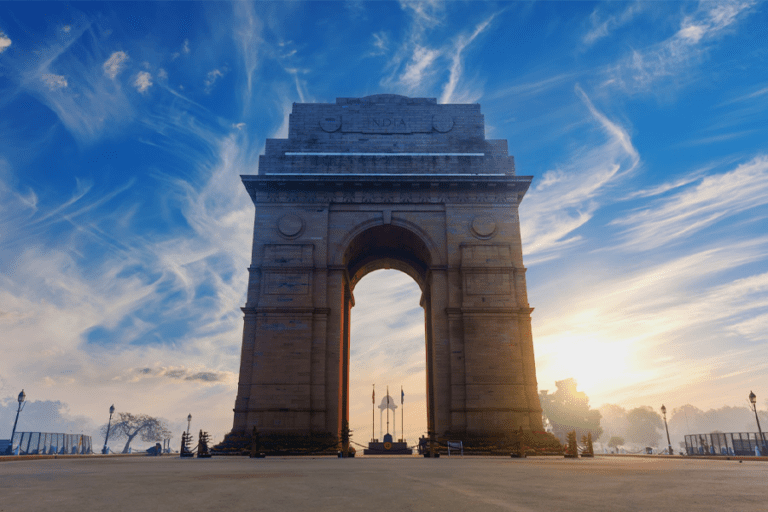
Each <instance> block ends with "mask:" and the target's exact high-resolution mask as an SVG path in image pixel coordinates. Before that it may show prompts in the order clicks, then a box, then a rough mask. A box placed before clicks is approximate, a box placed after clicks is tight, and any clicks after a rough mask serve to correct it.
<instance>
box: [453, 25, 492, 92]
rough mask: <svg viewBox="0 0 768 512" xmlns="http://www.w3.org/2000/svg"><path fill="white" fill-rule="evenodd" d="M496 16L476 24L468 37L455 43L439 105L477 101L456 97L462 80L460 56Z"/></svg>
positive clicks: (460, 38) (460, 37) (461, 37)
mask: <svg viewBox="0 0 768 512" xmlns="http://www.w3.org/2000/svg"><path fill="white" fill-rule="evenodd" d="M495 16H496V15H495V14H493V15H491V16H490V17H489V18H488V19H486V20H484V21H482V22H481V23H478V24H477V26H476V27H475V30H474V31H473V32H472V34H470V35H469V36H464V35H461V36H459V37H458V39H457V41H456V45H455V47H454V48H453V55H452V56H451V68H450V75H449V77H448V83H447V84H445V88H443V94H442V96H441V97H440V103H474V102H476V101H477V100H478V99H479V95H478V97H474V98H471V97H467V96H466V95H460V97H457V95H456V94H455V93H456V87H457V85H458V83H459V81H460V80H461V79H462V72H463V63H462V60H461V54H462V52H463V51H464V49H465V48H466V47H467V46H469V45H470V44H471V43H472V41H474V40H475V38H477V36H479V35H480V34H481V33H482V32H483V31H484V30H485V29H486V28H487V27H488V25H490V24H491V21H492V20H493V18H494V17H495Z"/></svg>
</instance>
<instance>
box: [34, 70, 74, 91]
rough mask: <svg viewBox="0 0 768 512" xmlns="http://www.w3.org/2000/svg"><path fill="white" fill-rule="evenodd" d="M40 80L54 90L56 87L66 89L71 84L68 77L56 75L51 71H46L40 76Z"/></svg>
mask: <svg viewBox="0 0 768 512" xmlns="http://www.w3.org/2000/svg"><path fill="white" fill-rule="evenodd" d="M40 80H42V81H43V83H44V84H45V85H47V86H48V88H49V89H50V90H52V91H55V90H56V89H64V88H65V87H67V85H69V84H68V83H67V79H66V78H65V77H64V76H63V75H54V74H51V73H44V74H43V75H41V76H40Z"/></svg>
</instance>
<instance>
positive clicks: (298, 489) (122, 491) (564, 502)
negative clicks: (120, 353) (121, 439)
mask: <svg viewBox="0 0 768 512" xmlns="http://www.w3.org/2000/svg"><path fill="white" fill-rule="evenodd" d="M91 510H98V511H110V512H112V511H131V512H136V511H141V512H144V511H183V512H193V511H198V510H204V511H207V510H211V511H214V510H215V511H235V510H254V511H262V510H280V511H300V510H312V511H315V510H317V511H323V510H333V511H342V510H344V511H346V510H350V511H356V510H365V511H379V510H381V511H387V512H404V511H409V510H419V511H421V510H424V511H439V512H448V511H454V510H471V511H475V510H482V511H485V510H489V511H493V510H512V511H520V512H527V511H559V510H564V511H571V510H573V511H582V510H583V511H590V512H592V511H601V510H605V511H611V512H616V511H624V510H626V511H645V510H649V511H665V510H669V511H680V510H695V511H700V510H701V511H709V510H711V511H742V510H743V511H750V512H753V511H760V510H768V463H766V462H758V461H754V462H752V461H745V462H743V463H741V462H738V461H736V460H730V461H729V460H700V459H694V458H685V457H672V458H669V457H667V458H664V457H649V458H640V457H638V458H621V457H601V456H598V457H595V458H594V459H578V460H573V459H565V458H562V457H531V458H528V459H524V460H517V459H512V458H503V457H463V458H462V457H450V458H449V457H445V456H443V457H441V458H439V459H424V458H421V457H409V456H402V457H379V458H377V457H357V458H354V459H337V458H331V457H316V458H313V457H293V458H284V457H275V458H266V459H249V458H246V457H218V458H216V457H214V458H212V459H180V458H178V456H164V457H125V458H107V457H104V458H101V457H99V456H93V457H87V458H74V459H63V458H60V459H56V460H25V461H7V462H2V463H0V511H2V512H16V511H24V512H27V511H56V512H65V511H91Z"/></svg>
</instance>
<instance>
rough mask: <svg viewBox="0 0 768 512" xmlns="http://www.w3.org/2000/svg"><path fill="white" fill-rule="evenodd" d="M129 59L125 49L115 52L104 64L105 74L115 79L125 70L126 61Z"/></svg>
mask: <svg viewBox="0 0 768 512" xmlns="http://www.w3.org/2000/svg"><path fill="white" fill-rule="evenodd" d="M127 60H128V54H127V53H125V52H123V51H119V52H114V53H113V54H112V55H110V57H109V58H108V59H107V60H106V61H105V62H104V64H103V65H102V68H103V69H104V74H105V75H107V76H108V77H109V78H111V79H112V80H114V79H115V77H116V76H117V75H118V74H119V73H120V72H121V71H122V70H123V68H125V62H126V61H127Z"/></svg>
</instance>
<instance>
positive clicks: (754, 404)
mask: <svg viewBox="0 0 768 512" xmlns="http://www.w3.org/2000/svg"><path fill="white" fill-rule="evenodd" d="M749 403H750V404H752V411H754V413H755V421H757V432H758V434H759V435H760V453H761V454H765V452H766V449H765V443H764V441H763V431H762V429H761V428H760V418H759V417H758V416H757V396H755V394H754V393H753V392H752V391H750V392H749Z"/></svg>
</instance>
